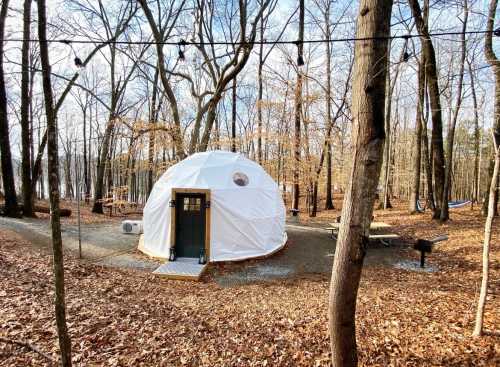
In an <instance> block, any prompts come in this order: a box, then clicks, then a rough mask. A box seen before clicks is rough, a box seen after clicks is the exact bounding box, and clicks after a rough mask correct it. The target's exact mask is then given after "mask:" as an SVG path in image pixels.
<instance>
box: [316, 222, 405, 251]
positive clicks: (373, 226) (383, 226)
mask: <svg viewBox="0 0 500 367" xmlns="http://www.w3.org/2000/svg"><path fill="white" fill-rule="evenodd" d="M329 225H330V226H329V227H327V228H325V229H326V230H327V231H330V233H331V236H332V239H334V240H336V239H337V235H338V232H339V228H340V223H337V222H335V223H329ZM391 227H392V226H391V225H390V224H387V223H384V222H371V223H370V235H369V239H370V240H375V241H380V242H382V243H383V244H384V245H386V246H388V245H389V242H390V241H392V240H397V239H399V238H400V236H399V235H398V234H396V233H379V232H380V231H382V232H385V231H388V230H389V228H391ZM372 232H374V233H372Z"/></svg>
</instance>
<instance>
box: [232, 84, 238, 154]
mask: <svg viewBox="0 0 500 367" xmlns="http://www.w3.org/2000/svg"><path fill="white" fill-rule="evenodd" d="M231 89H232V92H233V93H232V104H231V152H233V153H236V98H237V78H234V79H233V87H232V88H231Z"/></svg>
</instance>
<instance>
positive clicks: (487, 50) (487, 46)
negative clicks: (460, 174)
mask: <svg viewBox="0 0 500 367" xmlns="http://www.w3.org/2000/svg"><path fill="white" fill-rule="evenodd" d="M497 6H498V0H491V2H490V7H489V12H488V20H487V23H486V30H487V31H488V33H486V38H485V42H484V54H485V56H486V60H487V61H488V63H489V64H490V65H491V66H492V68H493V72H494V74H495V118H494V122H493V135H494V139H495V142H496V146H500V60H498V57H497V56H496V55H495V52H494V50H493V41H492V32H493V26H494V24H495V16H496V13H497ZM493 165H494V161H493V160H491V161H490V167H489V171H488V172H489V175H488V182H491V181H492V180H493V172H494V169H493ZM498 195H499V193H498V191H496V192H495V197H494V203H493V210H494V214H493V215H494V216H497V215H498V209H497V207H498ZM488 196H489V195H485V197H488ZM488 205H489V204H488V200H486V199H485V200H484V203H483V208H482V212H483V215H486V214H487V213H488Z"/></svg>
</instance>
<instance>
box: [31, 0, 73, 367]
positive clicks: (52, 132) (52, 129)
mask: <svg viewBox="0 0 500 367" xmlns="http://www.w3.org/2000/svg"><path fill="white" fill-rule="evenodd" d="M46 31H47V19H46V15H45V0H38V37H39V43H40V59H41V63H42V79H43V94H44V97H45V114H46V117H47V139H48V142H47V158H48V176H49V194H50V212H51V215H50V225H51V229H52V250H53V266H54V282H55V300H54V303H55V316H56V325H57V332H58V336H59V348H60V350H61V362H62V366H63V367H69V366H71V339H70V336H69V333H68V328H67V325H66V303H65V294H64V293H65V291H64V258H63V246H62V238H61V220H60V208H59V154H58V151H57V126H56V119H57V116H56V113H55V109H54V101H53V96H52V84H51V81H50V75H51V71H50V61H49V52H48V44H47V34H46Z"/></svg>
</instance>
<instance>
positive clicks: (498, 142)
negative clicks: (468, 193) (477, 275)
mask: <svg viewBox="0 0 500 367" xmlns="http://www.w3.org/2000/svg"><path fill="white" fill-rule="evenodd" d="M497 6H498V0H491V2H490V6H489V10H488V20H487V22H486V30H487V31H488V32H487V33H486V38H485V42H484V53H485V55H486V59H487V60H488V62H489V63H490V65H491V66H492V67H493V72H494V73H495V116H494V124H493V147H494V152H495V156H494V157H495V158H494V166H493V172H492V173H491V181H489V182H490V187H489V195H488V200H487V201H488V214H487V217H486V223H485V225H484V242H483V276H482V280H481V292H480V294H479V300H478V304H477V313H476V324H475V326H474V331H473V333H472V334H473V335H474V336H480V335H482V333H483V315H484V309H485V306H486V297H487V295H488V278H489V252H490V241H491V228H492V224H493V217H494V216H495V215H496V210H497V208H496V206H497V200H498V191H499V188H498V176H499V174H500V173H499V171H500V61H499V60H498V58H497V56H496V55H495V52H494V51H493V41H492V33H493V25H494V24H495V16H496V12H497Z"/></svg>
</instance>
